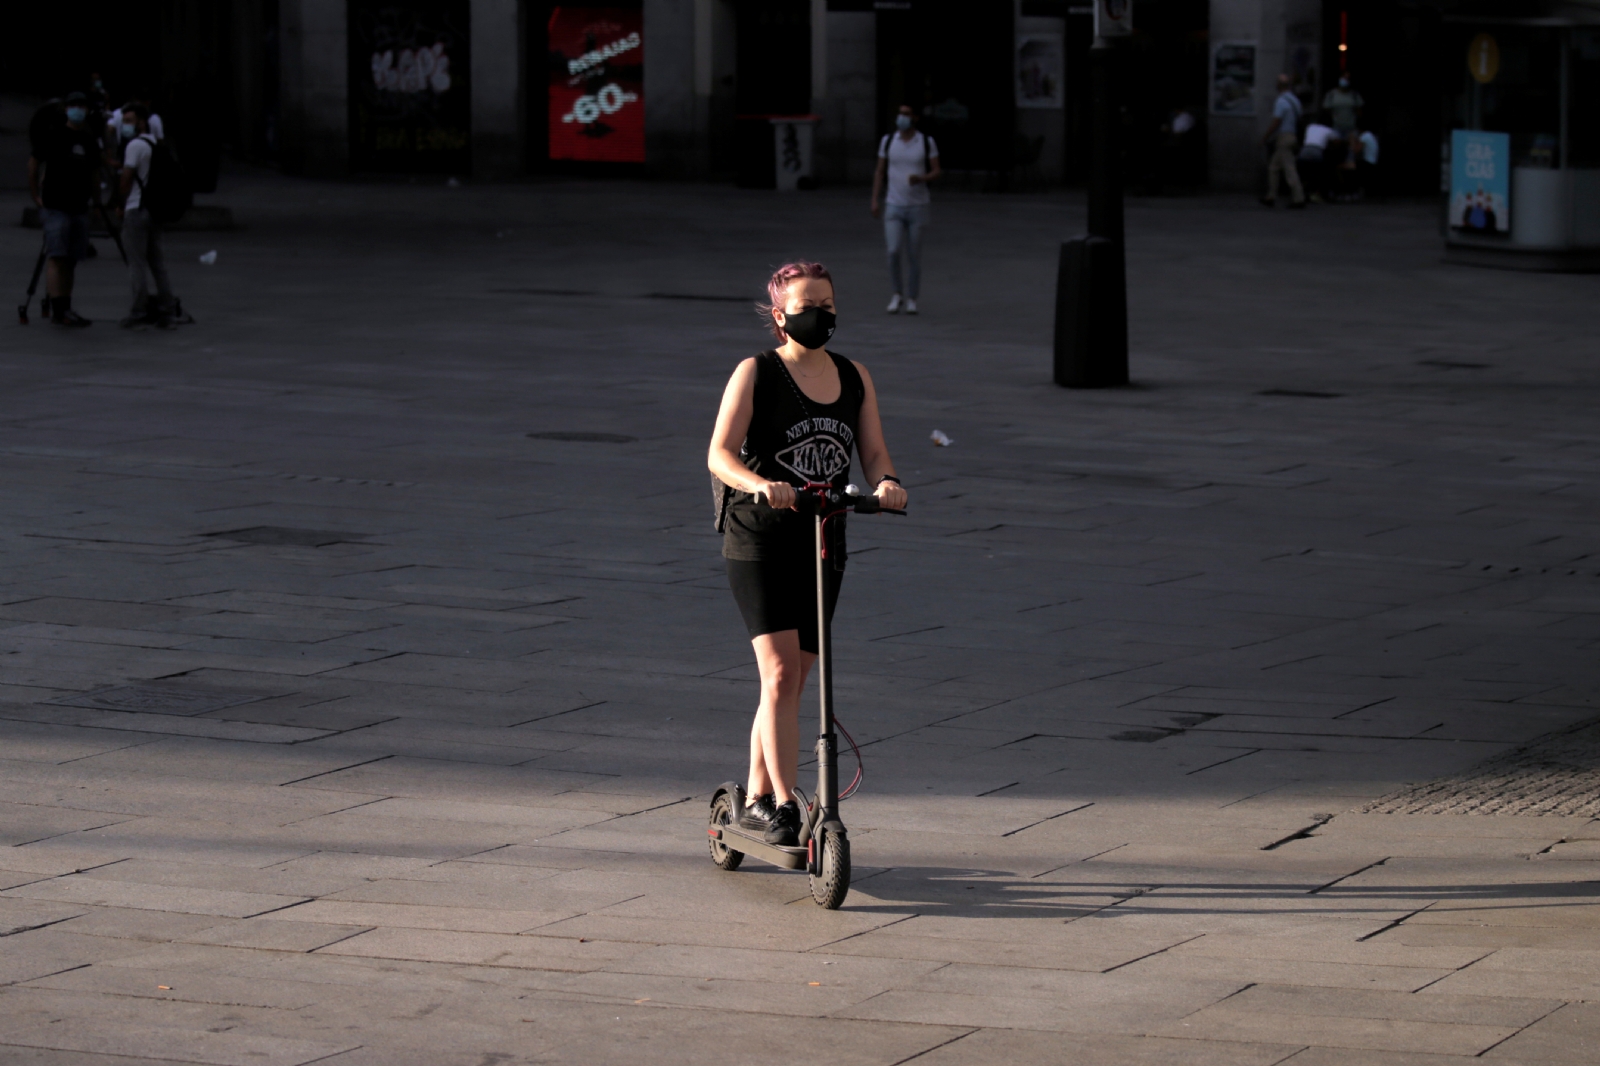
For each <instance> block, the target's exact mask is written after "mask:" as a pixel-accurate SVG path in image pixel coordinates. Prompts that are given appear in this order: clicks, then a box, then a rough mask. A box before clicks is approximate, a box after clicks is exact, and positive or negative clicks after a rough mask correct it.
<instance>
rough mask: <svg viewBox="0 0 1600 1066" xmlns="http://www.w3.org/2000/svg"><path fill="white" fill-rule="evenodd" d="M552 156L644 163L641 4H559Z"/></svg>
mask: <svg viewBox="0 0 1600 1066" xmlns="http://www.w3.org/2000/svg"><path fill="white" fill-rule="evenodd" d="M548 39H549V42H550V158H551V159H581V160H591V161H598V162H606V163H643V162H644V18H643V11H642V10H641V9H640V8H637V7H633V8H627V7H587V6H583V7H578V6H567V5H562V6H559V7H556V8H553V9H551V12H550V24H549V38H548Z"/></svg>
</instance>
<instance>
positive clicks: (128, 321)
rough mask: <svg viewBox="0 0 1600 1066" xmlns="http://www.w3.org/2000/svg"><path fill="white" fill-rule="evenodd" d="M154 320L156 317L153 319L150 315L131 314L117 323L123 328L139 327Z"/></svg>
mask: <svg viewBox="0 0 1600 1066" xmlns="http://www.w3.org/2000/svg"><path fill="white" fill-rule="evenodd" d="M153 322H154V319H152V318H151V317H150V316H149V315H129V316H128V317H127V318H124V319H123V320H122V321H121V322H118V323H117V325H119V326H121V327H122V328H123V329H139V328H140V327H142V326H148V325H151V324H152V323H153Z"/></svg>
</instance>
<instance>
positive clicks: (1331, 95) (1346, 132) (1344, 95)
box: [1322, 74, 1367, 140]
mask: <svg viewBox="0 0 1600 1066" xmlns="http://www.w3.org/2000/svg"><path fill="white" fill-rule="evenodd" d="M1322 106H1323V108H1324V109H1326V110H1327V111H1328V113H1329V114H1331V115H1332V116H1333V128H1334V129H1336V130H1338V131H1339V136H1340V137H1343V138H1344V139H1346V140H1348V139H1349V137H1350V134H1352V133H1354V132H1355V130H1356V125H1357V123H1358V122H1359V121H1360V119H1361V109H1362V108H1363V107H1366V106H1367V102H1366V101H1365V100H1363V99H1361V94H1360V93H1358V92H1356V91H1355V89H1354V88H1353V87H1352V86H1351V84H1350V75H1348V74H1341V75H1339V84H1338V85H1337V86H1335V87H1334V88H1332V89H1329V90H1328V91H1327V93H1325V94H1324V95H1323V97H1322Z"/></svg>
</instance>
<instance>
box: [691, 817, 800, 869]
mask: <svg viewBox="0 0 1600 1066" xmlns="http://www.w3.org/2000/svg"><path fill="white" fill-rule="evenodd" d="M706 832H707V833H708V834H710V835H711V836H712V837H713V838H715V839H717V840H720V841H722V846H723V847H725V848H730V849H732V850H733V851H741V852H743V853H744V854H746V855H749V856H750V857H751V858H754V859H760V860H761V861H762V862H770V863H771V864H772V865H774V866H781V867H783V868H784V869H785V870H804V869H805V868H806V849H805V848H798V847H797V848H786V847H780V846H778V845H777V844H768V843H767V842H766V841H765V840H762V839H761V838H760V837H759V836H756V835H755V834H754V833H751V832H750V831H748V830H746V829H741V828H739V827H738V826H736V825H714V826H710V827H708V828H707V829H706Z"/></svg>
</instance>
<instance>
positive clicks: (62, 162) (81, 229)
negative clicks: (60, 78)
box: [28, 92, 101, 328]
mask: <svg viewBox="0 0 1600 1066" xmlns="http://www.w3.org/2000/svg"><path fill="white" fill-rule="evenodd" d="M63 105H64V106H63V109H62V113H63V114H64V117H65V121H64V122H62V121H60V119H59V118H57V119H54V120H51V121H44V122H36V123H35V125H36V126H37V127H38V128H37V129H30V134H31V135H32V141H33V143H32V145H31V153H30V154H29V156H28V192H29V193H30V194H31V195H32V196H33V202H34V203H35V204H37V205H38V207H39V221H40V222H41V223H42V224H43V226H44V246H45V257H46V260H45V293H46V294H47V296H48V297H49V300H50V321H51V322H53V323H54V324H56V325H58V326H67V327H76V328H81V327H84V326H88V325H92V323H91V322H90V321H89V320H88V319H87V318H84V317H83V316H82V315H80V314H78V313H77V312H76V311H74V310H73V309H72V288H73V283H74V281H75V280H76V278H77V266H78V262H79V261H80V260H83V259H87V258H88V257H89V199H90V196H91V194H92V192H93V189H94V182H95V180H96V173H97V172H98V170H99V166H100V151H101V149H100V137H99V135H98V133H97V132H96V131H94V130H91V129H89V128H88V121H89V102H88V98H87V97H86V96H84V94H83V93H80V92H74V93H69V94H67V98H66V100H65V101H63Z"/></svg>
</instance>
